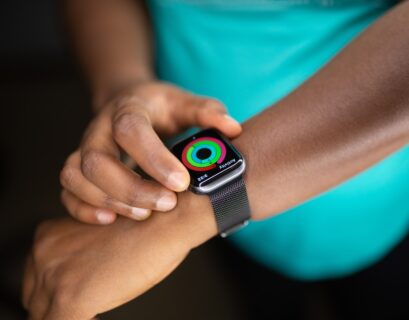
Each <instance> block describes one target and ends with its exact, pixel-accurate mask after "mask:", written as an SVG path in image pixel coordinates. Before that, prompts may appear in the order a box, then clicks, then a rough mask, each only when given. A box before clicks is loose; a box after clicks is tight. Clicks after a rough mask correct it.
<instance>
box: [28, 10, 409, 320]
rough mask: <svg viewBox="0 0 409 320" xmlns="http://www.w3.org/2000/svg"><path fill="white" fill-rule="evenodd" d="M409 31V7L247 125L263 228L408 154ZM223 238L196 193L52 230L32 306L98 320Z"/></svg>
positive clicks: (34, 262) (37, 247)
mask: <svg viewBox="0 0 409 320" xmlns="http://www.w3.org/2000/svg"><path fill="white" fill-rule="evenodd" d="M407 21H409V2H404V3H402V4H400V5H397V6H396V7H395V8H394V9H392V10H390V12H388V13H387V14H386V15H385V16H384V17H383V18H381V19H379V20H378V21H377V22H376V23H375V24H374V25H373V26H372V27H370V28H369V29H368V30H366V31H365V32H363V33H362V35H361V36H359V37H358V38H357V39H356V40H354V41H353V42H352V43H351V44H350V45H348V46H347V48H346V49H345V50H343V51H342V52H341V53H340V54H339V55H338V56H337V57H336V58H335V59H333V60H332V61H331V62H330V63H329V64H327V65H326V66H325V67H324V68H323V69H322V70H321V71H319V72H318V73H317V74H316V75H315V76H314V77H312V78H311V79H309V80H308V81H306V82H305V83H304V84H303V85H302V86H301V87H299V88H298V89H297V90H295V91H294V92H293V93H292V94H290V95H289V96H288V97H286V98H285V99H283V100H281V101H280V102H279V103H277V104H276V105H274V106H272V107H270V108H267V109H266V110H265V111H264V112H262V113H260V114H259V115H257V116H256V117H253V118H252V119H249V120H248V121H247V122H246V123H244V124H243V133H242V134H241V135H240V136H239V137H237V138H236V139H234V141H233V143H234V144H235V145H236V146H237V148H238V149H239V150H240V151H241V153H242V154H243V155H244V157H245V158H246V161H247V164H248V169H247V172H246V176H245V180H246V184H247V189H248V195H249V200H250V204H251V208H252V218H253V219H264V218H267V217H270V216H273V215H275V214H278V213H280V212H282V211H284V210H286V209H289V208H291V207H293V206H294V205H297V204H299V203H302V202H303V201H305V200H306V199H309V198H310V197H312V196H315V195H317V194H319V193H321V192H324V191H325V190H328V189H329V188H331V187H333V186H335V185H337V184H339V183H340V182H342V181H345V180H346V179H348V178H350V177H352V176H354V175H356V174H357V173H359V172H361V171H362V170H364V169H366V168H368V167H370V166H371V165H373V164H375V163H377V162H378V161H380V160H382V159H383V158H385V157H386V156H388V155H389V154H391V153H392V152H394V151H397V150H398V149H400V148H402V147H404V146H405V145H407V144H408V143H409V90H408V83H409V59H407V57H409V41H408V34H409V25H408V24H407ZM163 156H166V153H164V154H163ZM272 199H273V201H272ZM216 233H217V231H216V225H215V221H214V217H213V213H212V209H211V205H210V203H209V200H208V199H207V197H204V196H198V195H194V194H192V193H189V192H184V193H179V194H178V205H177V206H176V207H175V208H174V209H172V210H171V211H170V212H169V213H167V214H166V215H165V214H157V215H154V216H153V217H152V218H150V219H149V220H147V221H144V222H139V223H137V222H133V221H131V220H129V219H123V218H120V219H117V221H115V222H114V223H113V224H111V225H109V226H104V227H97V226H92V225H86V224H81V223H79V222H75V221H72V220H69V219H63V220H59V221H51V222H47V223H46V224H45V225H43V226H40V228H39V231H38V234H37V237H36V240H35V243H34V249H33V253H32V255H31V258H30V259H29V262H28V264H27V271H26V274H25V281H24V289H23V300H24V305H25V306H26V308H27V309H28V310H29V312H30V316H31V318H32V319H90V318H92V317H94V316H95V315H97V314H98V313H101V312H103V311H106V310H109V309H112V308H114V307H116V306H119V305H121V304H123V303H125V302H126V301H129V300H130V299H133V298H135V297H137V296H139V295H140V294H142V293H143V292H145V291H146V290H148V289H149V288H150V287H152V286H154V285H155V284H156V283H158V282H159V281H161V280H162V279H163V278H164V277H165V276H166V275H168V274H169V273H170V272H172V270H173V269H174V268H175V267H176V266H177V265H178V264H179V263H180V262H181V261H182V260H183V258H184V257H185V256H186V255H187V254H188V252H189V251H190V250H192V249H193V248H195V247H197V246H198V245H200V244H201V243H203V242H205V241H206V240H207V239H209V238H211V237H213V236H214V235H215V234H216ZM158 234H160V237H158V236H157V235H158ZM107 257H109V259H107ZM101 292H110V295H109V296H106V295H104V294H102V293H101Z"/></svg>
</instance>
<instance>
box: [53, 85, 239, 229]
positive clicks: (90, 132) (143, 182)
mask: <svg viewBox="0 0 409 320" xmlns="http://www.w3.org/2000/svg"><path fill="white" fill-rule="evenodd" d="M189 127H201V128H208V127H213V128H215V129H218V130H219V131H221V132H222V133H223V134H225V135H226V136H228V137H230V138H233V137H235V136H237V135H239V134H240V132H241V126H240V124H239V123H238V122H236V121H235V120H234V119H232V118H231V117H229V116H227V115H226V110H225V108H224V107H223V105H222V104H221V103H220V102H219V101H217V100H215V99H210V98H206V97H200V96H196V95H192V94H190V93H188V92H186V91H183V90H181V89H178V88H176V87H175V86H172V85H169V84H166V83H161V82H147V83H141V84H138V85H136V86H133V87H131V88H129V89H127V90H126V91H123V92H121V93H120V94H118V95H116V97H115V98H114V99H112V100H110V101H109V102H108V103H106V104H105V105H104V106H103V107H102V108H101V109H100V111H99V113H98V114H97V116H96V117H95V118H94V119H93V121H92V122H91V123H90V125H89V126H88V128H87V131H86V133H85V135H84V137H83V140H82V143H81V145H80V147H79V149H78V150H76V151H75V152H74V153H72V154H71V155H70V156H69V158H68V159H67V161H66V164H65V166H64V168H63V170H62V172H61V176H60V178H61V179H60V180H61V184H62V186H63V188H64V189H63V191H62V194H61V198H62V202H63V204H64V205H65V207H66V208H67V209H68V211H69V213H70V214H71V215H72V216H73V217H74V218H76V219H78V220H81V221H83V222H87V223H95V224H109V223H112V222H113V221H114V220H115V219H116V217H117V214H120V215H123V216H126V217H129V218H132V219H135V220H143V219H145V218H147V217H148V216H149V215H150V213H151V211H152V210H157V211H169V210H171V209H172V208H174V207H175V205H176V201H177V197H176V195H175V192H180V191H183V190H186V188H187V187H188V185H189V174H188V172H187V170H186V169H185V168H184V166H183V165H182V164H181V163H180V162H179V161H178V159H177V158H176V157H175V156H174V155H173V154H172V153H171V152H170V151H169V150H168V149H167V148H166V147H165V145H164V144H163V143H162V141H161V139H160V138H161V137H170V136H173V135H175V134H177V133H180V132H183V130H185V129H186V128H189ZM121 151H124V152H125V153H126V154H127V155H129V156H130V158H132V159H133V160H134V161H135V163H136V165H137V166H139V167H140V169H142V170H143V171H144V172H146V173H147V174H148V175H149V176H150V177H152V178H153V179H152V180H147V179H143V178H141V176H139V175H138V174H136V173H135V172H134V171H133V170H131V169H130V168H129V167H128V166H126V165H125V164H124V163H122V162H121V161H120V152H121Z"/></svg>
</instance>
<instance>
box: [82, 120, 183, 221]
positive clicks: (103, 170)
mask: <svg viewBox="0 0 409 320" xmlns="http://www.w3.org/2000/svg"><path fill="white" fill-rule="evenodd" d="M98 122H99V123H96V125H95V128H94V130H92V128H91V130H89V131H88V133H87V135H86V138H85V139H84V141H83V144H82V147H81V172H82V174H83V176H84V177H85V178H86V179H87V180H88V181H89V182H91V183H92V184H94V185H95V186H96V187H97V188H99V189H100V190H101V191H103V192H104V193H105V194H106V195H107V196H108V197H109V199H115V200H116V201H118V202H122V203H125V204H126V205H127V206H130V207H132V212H133V213H134V214H135V215H137V216H138V215H139V216H140V215H146V214H147V213H148V211H147V210H153V209H154V210H157V211H168V210H171V209H173V208H174V207H175V205H176V201H177V198H176V195H175V194H174V193H173V192H172V191H170V190H168V189H167V188H165V187H163V186H162V185H160V184H158V183H155V182H153V181H148V180H145V179H142V178H141V177H140V176H139V175H137V174H136V173H135V172H134V171H132V170H131V169H130V168H128V167H127V166H126V165H124V164H123V163H122V162H121V161H120V160H119V150H118V147H117V145H116V143H115V142H114V141H113V137H112V125H111V124H112V123H111V118H110V117H109V118H108V117H101V118H100V119H98ZM118 213H121V214H122V212H118Z"/></svg>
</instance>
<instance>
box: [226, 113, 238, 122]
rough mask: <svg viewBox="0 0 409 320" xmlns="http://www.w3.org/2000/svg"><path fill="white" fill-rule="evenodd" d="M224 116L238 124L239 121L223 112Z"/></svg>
mask: <svg viewBox="0 0 409 320" xmlns="http://www.w3.org/2000/svg"><path fill="white" fill-rule="evenodd" d="M224 117H225V118H226V119H227V120H229V121H231V122H234V123H236V124H239V122H238V121H237V120H236V119H234V118H232V117H231V116H229V115H228V114H224Z"/></svg>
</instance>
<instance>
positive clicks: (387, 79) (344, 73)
mask: <svg viewBox="0 0 409 320" xmlns="http://www.w3.org/2000/svg"><path fill="white" fill-rule="evenodd" d="M407 21H409V2H407V3H403V4H401V5H400V6H398V7H396V8H395V9H394V10H392V11H391V12H389V13H388V14H387V15H386V16H385V17H384V18H382V19H380V20H379V21H378V22H376V23H375V24H374V25H373V27H371V28H369V29H368V30H367V31H365V32H364V33H363V34H362V35H361V36H360V37H358V38H357V39H356V40H355V41H354V42H353V43H351V44H350V45H349V46H348V47H347V48H346V49H345V50H343V52H342V53H340V54H339V55H338V56H337V57H336V58H335V59H334V60H333V61H331V62H330V63H329V64H328V65H327V66H326V67H324V68H323V69H322V70H321V71H320V72H318V73H317V74H316V75H315V76H314V77H313V78H311V79H310V80H308V81H306V82H305V83H304V85H302V86H301V87H299V88H298V89H297V90H295V91H294V92H293V93H292V94H291V95H289V96H288V97H286V98H284V99H283V100H281V101H280V102H279V103H277V104H276V105H274V106H272V107H271V108H268V109H266V110H265V111H264V112H262V113H261V114H259V115H257V116H256V117H254V118H252V119H250V120H249V121H247V122H246V123H245V124H244V126H243V133H242V134H241V135H240V137H239V138H237V139H236V140H235V141H234V144H235V145H236V146H237V148H238V149H239V150H240V151H241V153H243V154H244V156H245V158H246V161H247V173H246V184H247V189H248V195H249V200H250V205H251V208H252V214H253V218H254V219H264V218H267V217H269V216H272V215H275V214H278V213H280V212H283V211H285V210H287V209H289V208H291V207H293V206H295V205H298V204H300V203H302V202H303V201H305V200H307V199H309V198H311V197H313V196H315V195H318V194H320V193H322V192H324V191H326V190H328V189H329V188H331V187H334V186H335V185H337V184H339V183H341V182H343V181H345V180H346V179H348V178H350V177H352V176H354V175H356V174H357V173H359V172H361V171H363V170H364V169H366V168H368V167H370V166H371V165H373V164H375V163H376V162H378V161H380V160H382V159H383V158H385V157H386V156H388V155H389V154H391V153H392V152H394V151H396V150H398V149H399V148H401V147H403V146H404V145H405V144H407V143H408V142H409V59H408V57H409V41H408V40H409V24H408V23H407ZM191 197H193V198H197V199H200V200H198V201H202V203H201V204H200V206H205V207H206V208H208V210H209V211H210V213H209V214H208V215H209V216H211V215H212V213H211V207H210V206H209V204H208V203H207V202H204V201H205V200H203V199H202V198H203V197H201V196H197V195H191ZM198 210H199V209H198ZM209 223H210V222H209ZM212 232H213V234H215V233H216V231H215V228H214V229H213V231H212Z"/></svg>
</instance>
